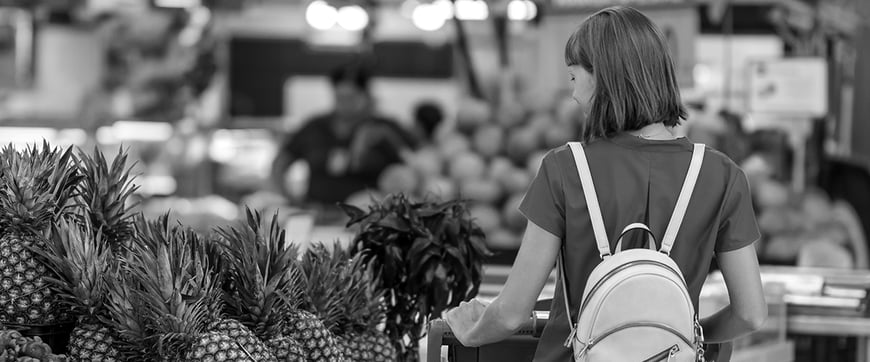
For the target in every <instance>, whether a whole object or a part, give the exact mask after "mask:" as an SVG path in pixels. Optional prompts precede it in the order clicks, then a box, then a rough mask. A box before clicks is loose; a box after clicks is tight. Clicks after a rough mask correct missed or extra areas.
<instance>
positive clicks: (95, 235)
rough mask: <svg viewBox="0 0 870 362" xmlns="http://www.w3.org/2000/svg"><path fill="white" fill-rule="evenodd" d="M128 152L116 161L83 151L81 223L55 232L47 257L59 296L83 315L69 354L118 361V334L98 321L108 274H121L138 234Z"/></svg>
mask: <svg viewBox="0 0 870 362" xmlns="http://www.w3.org/2000/svg"><path fill="white" fill-rule="evenodd" d="M126 158H127V155H126V154H124V152H123V151H121V152H119V155H118V156H117V157H116V158H115V159H114V161H113V162H112V164H111V166H109V164H108V162H106V158H105V157H104V156H103V154H102V152H100V150H99V149H95V150H94V155H93V157H91V156H89V155H82V156H81V158H80V159H81V165H80V170H81V173H82V175H83V178H82V183H81V201H82V202H81V204H82V205H83V206H85V208H84V210H83V211H84V212H83V213H82V214H78V215H76V216H78V218H77V222H78V224H79V225H78V226H79V227H76V225H64V226H63V227H61V228H59V229H56V230H55V232H54V241H55V242H54V243H51V242H50V243H49V244H50V245H49V246H50V247H49V248H48V249H49V251H50V253H48V255H45V262H46V264H47V265H49V266H50V268H51V269H52V271H53V272H54V273H55V274H56V275H57V276H58V278H57V279H54V280H52V281H54V282H55V283H54V284H55V286H56V287H57V288H58V289H59V290H60V291H61V294H60V297H61V298H62V299H63V300H64V301H66V302H67V304H69V305H71V306H72V307H73V310H74V311H75V312H78V313H77V314H78V315H79V316H81V317H80V320H79V322H78V324H77V325H76V327H75V329H73V331H72V333H71V334H70V340H69V345H68V349H69V352H68V354H69V355H70V357H71V358H73V359H76V360H82V361H116V360H118V358H119V356H118V350H117V348H115V347H114V346H113V344H114V341H115V340H117V336H116V335H115V333H114V332H113V331H112V330H110V329H109V328H108V327H107V326H105V325H104V324H103V323H101V322H100V321H99V319H98V318H97V313H101V312H104V310H103V309H102V308H103V302H104V300H105V292H106V284H105V279H104V277H105V276H106V275H107V274H109V273H111V274H117V261H118V256H120V254H121V252H122V251H123V250H125V249H126V247H127V245H128V243H129V239H130V237H131V236H132V234H133V227H132V221H131V220H130V218H131V216H132V214H131V213H130V211H129V209H128V207H127V198H128V197H129V196H130V195H131V194H132V193H133V192H134V191H135V190H136V187H135V186H133V185H132V181H133V180H132V179H131V177H130V172H129V169H125V167H126Z"/></svg>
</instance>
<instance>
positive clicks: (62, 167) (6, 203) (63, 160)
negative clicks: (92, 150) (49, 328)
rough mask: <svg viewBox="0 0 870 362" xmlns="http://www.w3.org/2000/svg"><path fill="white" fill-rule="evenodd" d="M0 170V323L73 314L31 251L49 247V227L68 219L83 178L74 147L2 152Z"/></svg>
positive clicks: (38, 320) (36, 322) (47, 319)
mask: <svg viewBox="0 0 870 362" xmlns="http://www.w3.org/2000/svg"><path fill="white" fill-rule="evenodd" d="M3 154H4V155H5V156H6V157H4V163H5V165H3V168H2V170H0V174H2V175H3V176H2V177H0V180H2V181H0V182H2V184H0V230H2V231H3V232H2V236H0V322H2V323H4V324H7V325H8V324H19V325H40V324H51V323H58V322H63V321H65V320H67V319H68V318H69V316H68V313H67V311H66V310H65V308H59V307H60V306H59V305H58V303H57V301H56V298H55V296H54V293H53V291H52V290H51V289H50V288H49V287H48V284H47V283H46V280H45V277H46V276H47V275H48V273H49V271H48V269H46V267H45V265H43V264H41V263H40V262H39V261H38V260H37V259H36V258H35V256H34V254H33V253H32V252H31V250H33V249H34V248H35V249H42V248H44V247H45V243H46V236H47V234H48V232H49V228H50V227H51V225H52V224H54V223H55V222H56V221H57V220H58V219H60V218H63V217H65V215H66V211H67V209H68V206H69V205H68V203H69V201H70V200H71V199H72V198H73V197H74V196H75V193H76V188H77V186H78V182H79V180H80V176H79V175H78V170H77V168H76V167H74V165H73V162H74V160H73V158H72V148H68V149H66V151H63V152H61V151H59V150H58V149H52V148H51V147H49V145H48V144H47V143H43V145H42V148H39V147H38V146H36V145H32V146H28V147H27V148H26V149H24V150H23V151H22V152H12V151H9V150H8V149H7V150H5V151H4V152H3Z"/></svg>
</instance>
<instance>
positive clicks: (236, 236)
mask: <svg viewBox="0 0 870 362" xmlns="http://www.w3.org/2000/svg"><path fill="white" fill-rule="evenodd" d="M246 216H247V219H246V222H244V223H242V224H241V225H239V226H234V227H229V228H219V229H217V231H216V234H217V235H218V236H219V237H220V238H221V239H222V241H223V242H224V248H225V249H226V259H227V268H228V279H231V280H232V283H231V284H230V286H231V287H230V288H227V289H226V290H225V292H224V299H225V301H226V308H227V313H228V314H229V315H230V317H232V318H234V319H237V320H239V321H240V322H242V323H243V324H245V326H247V327H248V328H251V330H252V331H253V332H254V333H255V334H257V335H258V336H259V337H261V338H264V339H270V338H272V337H274V336H275V335H276V334H277V333H279V332H280V331H281V329H282V325H283V323H284V321H285V320H286V316H287V315H288V314H289V313H290V312H291V311H293V310H295V309H296V308H297V307H298V306H299V303H300V302H301V301H300V298H299V295H301V294H302V290H301V288H302V282H301V277H300V273H299V271H298V269H297V267H296V259H297V256H298V253H299V252H298V248H297V247H296V246H295V245H292V244H289V243H288V242H287V240H286V238H285V231H284V230H283V229H282V228H281V227H280V226H279V225H278V215H277V213H276V214H275V215H274V216H273V217H272V219H271V221H270V222H269V224H268V228H267V227H266V225H265V224H264V223H263V220H262V218H261V217H260V213H259V212H257V211H251V210H250V209H248V208H246Z"/></svg>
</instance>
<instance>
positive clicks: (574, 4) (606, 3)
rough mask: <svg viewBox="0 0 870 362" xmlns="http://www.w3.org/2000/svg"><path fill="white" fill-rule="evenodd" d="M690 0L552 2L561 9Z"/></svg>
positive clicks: (670, 2)
mask: <svg viewBox="0 0 870 362" xmlns="http://www.w3.org/2000/svg"><path fill="white" fill-rule="evenodd" d="M690 3H691V2H690V1H689V0H553V2H552V3H551V4H552V6H553V7H555V8H561V9H567V8H570V9H592V8H605V7H608V6H614V5H628V6H636V7H643V6H660V5H687V4H690Z"/></svg>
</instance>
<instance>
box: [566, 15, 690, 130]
mask: <svg viewBox="0 0 870 362" xmlns="http://www.w3.org/2000/svg"><path fill="white" fill-rule="evenodd" d="M565 63H566V64H567V65H568V66H574V65H579V66H581V67H583V69H585V70H586V71H587V72H589V74H591V75H592V76H593V79H594V80H595V91H594V94H593V96H592V100H591V101H592V105H591V107H590V109H589V112H588V115H587V117H586V121H585V124H584V125H583V138H584V139H585V140H586V141H591V140H593V139H597V138H608V137H611V136H614V135H616V134H617V133H620V132H624V131H633V130H638V129H641V128H643V127H644V126H647V125H650V124H654V123H658V122H662V123H664V124H665V125H666V126H668V127H673V126H676V125H679V124H681V123H682V120H684V119H686V117H687V113H686V108H685V107H684V106H683V104H682V102H681V101H680V91H679V88H678V87H677V77H676V72H675V71H674V63H673V61H672V60H671V55H670V54H669V48H668V43H667V41H666V40H665V37H664V35H663V34H662V32H661V31H660V30H659V29H658V27H657V26H656V25H655V24H653V22H652V21H651V20H650V19H649V18H647V17H646V16H645V15H643V14H642V13H641V12H639V11H637V10H635V9H633V8H630V7H626V6H614V7H609V8H606V9H603V10H601V11H598V12H596V13H595V14H593V15H592V16H590V17H589V18H587V19H586V20H585V21H584V22H583V23H582V24H580V26H579V27H578V28H577V30H575V31H574V33H573V34H571V37H570V38H569V39H568V43H567V44H566V45H565Z"/></svg>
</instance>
